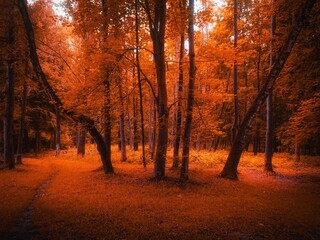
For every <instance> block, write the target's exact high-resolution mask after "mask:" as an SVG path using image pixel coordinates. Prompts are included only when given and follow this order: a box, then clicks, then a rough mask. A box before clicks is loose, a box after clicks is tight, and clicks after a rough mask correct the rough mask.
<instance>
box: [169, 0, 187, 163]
mask: <svg viewBox="0 0 320 240" xmlns="http://www.w3.org/2000/svg"><path fill="white" fill-rule="evenodd" d="M185 11H186V1H179V15H180V17H179V19H180V21H181V22H178V23H179V28H178V29H179V32H180V51H179V77H178V99H177V101H178V102H177V109H176V111H177V117H176V126H175V127H176V129H175V140H174V149H173V161H172V167H173V168H177V167H178V166H179V148H180V141H181V128H182V101H183V79H184V76H183V59H184V55H185V46H184V42H185V21H184V19H185V15H186V14H185Z"/></svg>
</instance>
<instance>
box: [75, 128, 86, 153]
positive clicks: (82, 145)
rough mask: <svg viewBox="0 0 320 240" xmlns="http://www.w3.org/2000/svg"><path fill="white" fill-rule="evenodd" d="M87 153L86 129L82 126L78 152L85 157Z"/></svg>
mask: <svg viewBox="0 0 320 240" xmlns="http://www.w3.org/2000/svg"><path fill="white" fill-rule="evenodd" d="M85 153H86V131H85V130H84V129H82V128H80V129H79V136H78V146H77V154H78V155H81V156H82V157H84V155H85Z"/></svg>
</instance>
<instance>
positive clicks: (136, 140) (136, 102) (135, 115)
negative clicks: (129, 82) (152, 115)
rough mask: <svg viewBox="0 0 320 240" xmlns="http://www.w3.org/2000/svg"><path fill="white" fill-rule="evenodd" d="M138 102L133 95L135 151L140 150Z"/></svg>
mask: <svg viewBox="0 0 320 240" xmlns="http://www.w3.org/2000/svg"><path fill="white" fill-rule="evenodd" d="M137 105H138V100H137V98H136V97H135V95H134V94H133V151H138V150H139V136H138V120H137V118H138V116H137V115H138V113H137V111H138V109H137Z"/></svg>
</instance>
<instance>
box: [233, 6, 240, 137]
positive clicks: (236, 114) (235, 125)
mask: <svg viewBox="0 0 320 240" xmlns="http://www.w3.org/2000/svg"><path fill="white" fill-rule="evenodd" d="M233 4H234V6H233V7H234V14H233V27H234V49H235V51H236V48H237V44H238V1H237V0H234V1H233ZM233 95H234V119H233V126H232V134H231V139H232V142H234V140H235V138H236V135H237V131H238V124H239V107H238V65H237V60H235V61H234V66H233Z"/></svg>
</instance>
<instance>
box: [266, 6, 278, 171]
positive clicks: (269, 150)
mask: <svg viewBox="0 0 320 240" xmlns="http://www.w3.org/2000/svg"><path fill="white" fill-rule="evenodd" d="M271 2H272V3H273V1H271ZM270 24H271V27H270V35H271V44H270V45H271V46H270V67H272V65H273V62H274V56H273V52H272V51H273V39H272V38H273V36H274V32H275V16H274V14H272V15H271V21H270ZM272 105H273V87H272V88H270V89H269V93H268V97H267V123H266V125H267V129H266V147H265V159H264V169H265V170H266V171H268V172H273V168H272V155H273V141H274V139H273V131H274V128H273V117H272V116H273V108H272Z"/></svg>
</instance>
